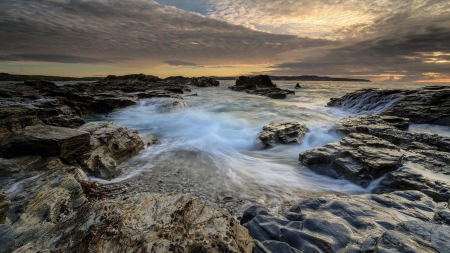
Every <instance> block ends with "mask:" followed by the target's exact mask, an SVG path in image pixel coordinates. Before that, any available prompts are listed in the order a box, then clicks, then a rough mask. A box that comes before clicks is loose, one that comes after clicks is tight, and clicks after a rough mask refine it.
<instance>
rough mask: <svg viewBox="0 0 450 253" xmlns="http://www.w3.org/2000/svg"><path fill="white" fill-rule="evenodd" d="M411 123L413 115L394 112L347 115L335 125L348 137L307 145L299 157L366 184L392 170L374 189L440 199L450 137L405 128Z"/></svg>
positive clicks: (445, 192) (447, 184)
mask: <svg viewBox="0 0 450 253" xmlns="http://www.w3.org/2000/svg"><path fill="white" fill-rule="evenodd" d="M408 126H409V120H408V119H406V118H401V117H395V116H383V115H381V116H380V115H369V116H366V115H361V116H357V117H350V118H346V119H342V120H340V121H339V122H338V123H337V124H336V126H335V128H336V129H337V130H338V131H341V132H343V133H345V134H350V135H349V136H348V137H346V138H344V139H343V140H342V141H341V142H339V143H330V144H327V145H325V146H323V147H319V148H316V149H312V150H308V151H305V152H303V153H301V154H300V160H301V161H302V162H303V163H304V164H306V165H310V166H311V168H312V169H314V170H316V171H319V172H321V173H325V174H327V175H330V176H333V177H340V176H342V175H343V176H344V177H345V178H347V179H349V180H351V181H352V182H355V183H357V184H360V185H362V186H367V185H369V184H370V183H371V181H372V180H373V179H376V178H379V177H381V176H383V175H384V174H385V173H387V174H386V177H384V178H383V179H382V181H381V182H380V185H379V186H378V187H376V188H375V189H374V192H375V193H386V192H391V191H395V190H418V191H421V192H423V193H425V194H427V195H428V196H430V197H432V198H433V199H434V200H436V201H448V200H449V198H450V194H449V189H450V166H448V164H449V163H450V138H446V137H442V136H438V135H431V134H423V133H410V132H407V131H404V130H406V129H407V128H408ZM323 164H328V165H329V166H323ZM375 171H378V173H375Z"/></svg>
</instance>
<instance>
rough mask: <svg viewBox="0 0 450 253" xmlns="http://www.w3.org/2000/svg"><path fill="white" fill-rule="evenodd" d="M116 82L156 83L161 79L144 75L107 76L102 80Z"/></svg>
mask: <svg viewBox="0 0 450 253" xmlns="http://www.w3.org/2000/svg"><path fill="white" fill-rule="evenodd" d="M117 80H139V81H143V82H157V81H160V80H161V79H160V78H159V77H157V76H152V75H144V74H131V75H124V76H115V75H109V76H107V77H105V78H104V79H103V81H104V82H107V81H117Z"/></svg>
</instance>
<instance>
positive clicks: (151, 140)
mask: <svg viewBox="0 0 450 253" xmlns="http://www.w3.org/2000/svg"><path fill="white" fill-rule="evenodd" d="M141 139H142V141H143V142H144V145H145V148H147V147H149V146H152V145H155V144H157V143H159V140H158V138H156V137H155V136H153V135H151V134H147V135H144V136H141Z"/></svg>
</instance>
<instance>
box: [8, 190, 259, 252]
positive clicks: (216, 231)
mask: <svg viewBox="0 0 450 253" xmlns="http://www.w3.org/2000/svg"><path fill="white" fill-rule="evenodd" d="M87 242H88V243H87ZM253 247H254V245H253V242H252V238H251V237H250V236H249V234H248V232H247V230H246V229H245V228H243V227H241V226H240V225H239V224H238V223H237V222H236V221H235V220H234V219H233V218H232V217H231V216H230V215H229V214H228V213H226V212H224V211H221V210H218V209H215V208H211V207H208V206H205V205H204V204H201V203H199V202H198V201H196V200H195V199H194V198H192V197H189V196H186V195H173V194H168V195H159V194H138V195H135V196H126V197H123V198H118V199H114V200H103V201H98V202H94V203H89V204H87V205H84V206H82V207H81V208H80V209H79V210H78V212H77V213H76V214H75V215H74V216H72V217H70V218H68V219H67V220H65V221H63V222H61V223H58V224H57V225H56V226H54V227H53V228H51V229H50V230H49V231H48V232H47V233H46V234H45V235H43V236H42V237H41V238H37V239H36V241H34V242H30V243H28V244H26V245H24V246H23V247H21V248H20V249H18V250H17V252H27V251H39V250H51V251H59V250H64V251H67V252H125V251H126V252H143V251H145V252H252V250H253Z"/></svg>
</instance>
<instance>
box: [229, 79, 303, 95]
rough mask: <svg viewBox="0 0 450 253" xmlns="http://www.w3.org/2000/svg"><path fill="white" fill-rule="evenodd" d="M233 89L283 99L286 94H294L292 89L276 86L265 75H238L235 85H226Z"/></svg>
mask: <svg viewBox="0 0 450 253" xmlns="http://www.w3.org/2000/svg"><path fill="white" fill-rule="evenodd" d="M228 88H229V89H231V90H234V91H245V92H247V93H250V94H255V95H260V96H267V97H270V98H273V99H284V98H286V97H287V95H288V94H295V92H294V91H290V90H283V89H280V88H277V85H276V84H274V83H272V80H270V77H269V76H267V75H259V76H254V77H247V76H240V77H239V78H238V79H237V80H236V85H234V86H230V87H228Z"/></svg>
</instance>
